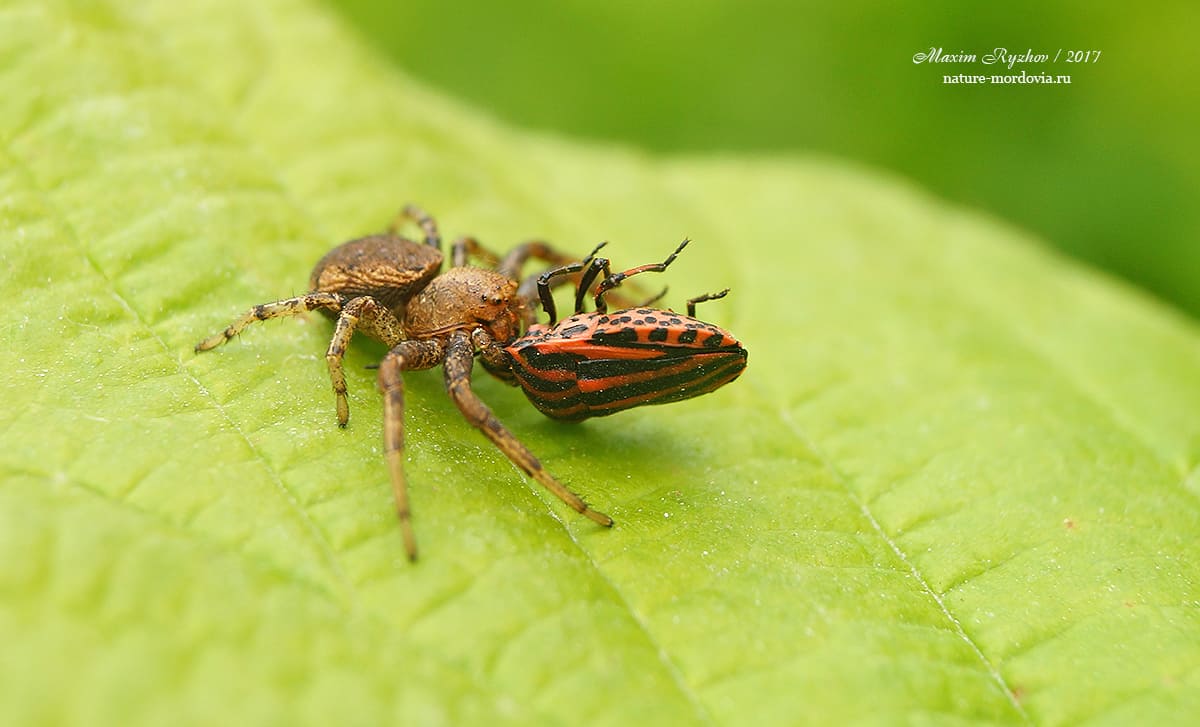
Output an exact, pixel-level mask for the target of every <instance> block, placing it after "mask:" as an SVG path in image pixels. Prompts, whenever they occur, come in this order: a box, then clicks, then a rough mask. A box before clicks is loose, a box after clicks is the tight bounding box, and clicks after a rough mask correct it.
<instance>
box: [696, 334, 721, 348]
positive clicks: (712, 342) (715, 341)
mask: <svg viewBox="0 0 1200 727" xmlns="http://www.w3.org/2000/svg"><path fill="white" fill-rule="evenodd" d="M724 340H725V336H724V335H722V334H720V333H712V334H710V335H709V337H708V338H706V339H704V341H703V343H702V344H701V345H703V346H704V347H705V348H716V347H717V346H720V345H721V342H722V341H724Z"/></svg>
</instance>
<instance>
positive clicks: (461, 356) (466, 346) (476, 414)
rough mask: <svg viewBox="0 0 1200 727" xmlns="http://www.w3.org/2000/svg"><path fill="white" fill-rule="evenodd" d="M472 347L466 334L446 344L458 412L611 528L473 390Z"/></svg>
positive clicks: (527, 469) (453, 336) (450, 390)
mask: <svg viewBox="0 0 1200 727" xmlns="http://www.w3.org/2000/svg"><path fill="white" fill-rule="evenodd" d="M473 348H474V347H473V346H472V345H471V339H470V338H469V337H468V335H467V334H466V333H465V332H463V331H455V332H454V333H452V334H451V335H450V341H449V342H448V343H447V345H446V360H445V363H444V364H443V368H444V370H445V374H446V391H447V392H448V393H449V394H450V398H451V399H453V400H454V403H455V405H457V406H458V410H459V411H461V412H462V414H463V416H464V417H466V419H467V421H469V422H471V424H473V425H474V426H475V427H476V428H477V429H479V431H481V432H483V434H484V436H486V437H487V438H488V439H490V440H492V444H494V445H496V447H497V448H498V449H499V450H500V451H501V452H503V453H504V454H505V456H506V457H508V458H509V460H511V461H512V463H513V464H515V465H517V466H518V467H520V468H521V470H522V471H524V472H525V474H527V475H529V476H530V477H532V478H533V479H535V480H537V481H538V482H539V483H541V485H542V486H543V487H545V488H546V489H547V490H550V492H552V493H554V495H555V496H556V497H558V499H560V500H562V501H563V502H565V503H567V504H568V505H570V506H571V508H572V509H573V510H575V511H576V512H578V513H581V514H583V515H586V516H587V517H588V518H589V519H591V520H592V521H593V522H596V523H599V524H600V525H603V526H605V527H612V524H613V521H612V518H610V517H609V516H608V515H605V514H604V513H602V512H599V511H597V510H593V509H592V508H590V507H588V505H587V503H585V502H584V501H583V499H582V498H580V497H579V495H576V494H575V493H574V492H571V491H570V490H568V489H567V488H566V487H565V486H564V485H563V484H562V483H561V482H559V481H558V480H556V479H555V478H554V476H553V475H551V474H550V473H549V472H547V471H546V470H545V468H543V467H542V463H541V462H540V461H539V460H538V458H537V457H535V456H534V455H533V453H532V452H530V451H529V450H528V449H527V448H526V447H525V445H523V444H521V442H520V441H518V440H517V438H516V437H515V436H513V433H512V432H510V431H508V429H506V428H505V426H504V425H503V424H501V423H500V420H499V419H497V418H496V415H495V414H493V413H492V410H491V409H489V408H488V405H487V404H484V403H483V401H482V400H480V398H479V397H478V396H476V395H475V392H473V391H471V364H472V363H473V361H474V357H475V356H474V354H475V352H474V350H473Z"/></svg>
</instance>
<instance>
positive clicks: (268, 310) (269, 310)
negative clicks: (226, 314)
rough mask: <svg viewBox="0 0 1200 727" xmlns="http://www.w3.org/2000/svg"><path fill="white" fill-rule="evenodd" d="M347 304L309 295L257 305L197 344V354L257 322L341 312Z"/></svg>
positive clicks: (323, 295) (334, 295)
mask: <svg viewBox="0 0 1200 727" xmlns="http://www.w3.org/2000/svg"><path fill="white" fill-rule="evenodd" d="M345 302H346V297H345V296H343V295H339V294H337V293H309V294H307V295H301V296H297V297H295V298H285V299H283V300H277V301H275V302H274V303H263V304H261V305H256V306H254V307H253V308H251V309H250V310H248V311H246V312H245V313H243V314H242V315H241V316H239V317H238V318H237V319H235V320H234V321H233V323H230V324H229V326H228V327H226V328H225V330H223V331H221V332H220V333H217V334H214V335H212V336H209V337H208V338H206V339H204V340H203V341H201V342H200V343H197V344H196V349H195V350H196V353H200V352H201V351H208V350H210V349H213V348H216V347H217V346H220V345H221V344H222V343H225V342H226V341H228V340H229V339H231V338H233V337H234V336H236V335H238V334H239V333H241V332H242V331H243V330H245V328H246V326H249V325H250V324H251V323H254V322H256V321H265V320H268V319H271V318H280V317H282V316H294V315H299V314H300V313H304V312H305V311H310V310H318V309H325V310H331V311H334V312H337V311H340V310H341V309H342V305H343V304H344V303H345Z"/></svg>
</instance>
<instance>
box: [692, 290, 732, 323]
mask: <svg viewBox="0 0 1200 727" xmlns="http://www.w3.org/2000/svg"><path fill="white" fill-rule="evenodd" d="M726 295H729V288H726V289H725V290H722V291H721V292H720V293H705V294H704V295H698V296H696V297H695V298H691V299H689V300H688V302H687V306H688V307H687V311H688V318H695V317H696V304H697V303H703V302H704V301H706V300H717V299H718V298H724V297H725V296H726Z"/></svg>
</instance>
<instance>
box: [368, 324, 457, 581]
mask: <svg viewBox="0 0 1200 727" xmlns="http://www.w3.org/2000/svg"><path fill="white" fill-rule="evenodd" d="M444 351H445V345H444V344H443V343H442V342H441V341H437V340H426V341H402V342H401V343H399V344H397V345H395V346H393V347H392V349H391V350H390V351H388V352H387V355H386V356H384V357H383V362H382V363H380V364H379V390H380V391H381V392H382V393H383V452H384V456H385V457H386V458H387V463H388V471H389V473H390V474H391V480H392V494H393V495H394V496H395V498H396V516H397V517H398V518H399V519H400V533H401V535H402V536H403V538H404V550H405V552H407V553H408V559H409V560H416V559H417V539H416V536H415V535H414V534H413V527H412V510H411V508H410V507H409V504H408V481H407V479H405V477H404V378H403V377H402V376H401V372H402V371H413V370H418V369H429V368H433V367H434V366H437V365H438V362H439V361H440V360H441V358H442V354H443V352H444Z"/></svg>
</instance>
